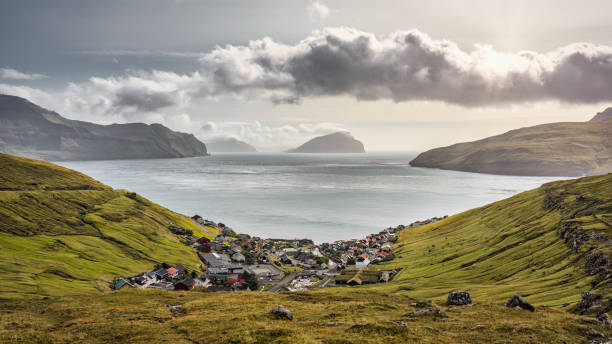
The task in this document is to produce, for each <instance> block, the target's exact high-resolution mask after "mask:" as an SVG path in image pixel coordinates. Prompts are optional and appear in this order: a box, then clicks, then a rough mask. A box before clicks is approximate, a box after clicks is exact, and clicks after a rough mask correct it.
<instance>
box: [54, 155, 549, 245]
mask: <svg viewBox="0 0 612 344" xmlns="http://www.w3.org/2000/svg"><path fill="white" fill-rule="evenodd" d="M415 155H416V154H414V153H366V154H329V155H328V154H266V153H256V154H214V155H213V156H209V157H198V158H185V159H152V160H113V161H71V162H59V164H60V165H63V166H66V167H68V168H72V169H75V170H77V171H80V172H83V173H85V174H87V175H89V176H92V177H94V178H96V179H98V180H100V181H102V182H103V183H105V184H108V185H110V186H112V187H113V188H117V189H129V190H131V191H134V192H137V193H139V194H141V195H142V196H144V197H146V198H148V199H150V200H152V201H154V202H156V203H159V204H161V205H163V206H165V207H168V208H170V209H172V210H174V211H176V212H179V213H182V214H185V215H194V214H199V215H201V216H203V217H204V218H207V219H211V220H213V221H216V222H223V223H225V224H226V225H228V226H230V227H232V228H234V229H235V230H236V231H237V232H242V233H248V234H251V235H259V236H263V237H268V238H304V237H306V238H311V239H313V240H315V241H316V242H318V243H321V242H330V241H334V240H340V239H351V238H360V237H363V236H364V235H366V234H369V233H374V232H378V231H380V230H381V229H383V228H386V227H389V226H396V225H398V224H409V223H411V222H413V221H416V220H423V219H427V218H430V217H434V216H443V215H452V214H455V213H458V212H461V211H464V210H467V209H471V208H474V207H478V206H482V205H485V204H487V203H490V202H493V201H497V200H500V199H503V198H507V197H509V196H512V195H515V194H517V193H519V192H521V191H525V190H528V189H532V188H535V187H538V186H540V185H541V184H543V183H546V182H549V181H552V180H558V179H561V178H556V177H514V176H498V175H490V174H478V173H466V172H455V171H443V170H437V169H426V168H417V167H411V166H410V165H409V164H408V162H409V161H410V160H411V159H412V158H413V157H414V156H415Z"/></svg>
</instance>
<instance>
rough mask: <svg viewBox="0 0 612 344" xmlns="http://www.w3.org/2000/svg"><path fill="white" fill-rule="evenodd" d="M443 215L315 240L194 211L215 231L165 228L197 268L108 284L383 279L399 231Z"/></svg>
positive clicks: (240, 286)
mask: <svg viewBox="0 0 612 344" xmlns="http://www.w3.org/2000/svg"><path fill="white" fill-rule="evenodd" d="M444 218H446V216H444V217H434V218H431V219H428V220H425V221H416V222H413V223H411V224H410V225H407V226H404V225H399V226H397V227H389V228H386V229H383V230H381V231H380V232H378V233H374V234H370V235H367V236H366V237H365V238H363V239H351V240H339V241H335V242H332V243H322V244H319V245H317V244H315V243H314V242H313V241H312V240H310V239H264V238H260V237H257V236H250V235H248V234H238V233H236V232H235V231H234V230H233V229H232V228H230V227H228V226H226V225H225V224H223V223H216V222H213V221H211V220H207V219H204V218H202V217H201V216H199V215H194V216H193V217H192V220H193V221H194V222H195V223H197V224H198V225H200V226H201V227H202V228H208V229H211V230H213V231H214V233H218V234H217V235H212V234H211V235H210V236H209V237H207V236H202V237H198V236H195V235H194V234H193V232H192V231H190V230H185V229H183V228H181V227H178V226H175V225H170V226H168V230H169V231H171V232H172V233H173V234H174V235H177V236H179V237H180V238H181V242H182V243H183V244H185V245H187V246H190V247H192V248H193V249H194V250H195V251H196V252H197V255H198V257H199V259H200V261H201V263H202V264H201V265H200V266H199V269H198V270H191V271H189V270H188V269H187V268H185V267H184V266H183V265H181V264H176V265H170V264H168V263H166V262H161V263H158V264H157V265H155V266H153V267H152V269H151V270H150V271H147V272H143V273H142V274H139V275H136V276H132V277H118V278H115V279H114V280H113V281H111V282H110V286H111V289H114V290H121V289H124V288H141V289H142V288H157V289H164V290H193V289H195V288H197V289H198V290H208V291H212V292H217V291H236V290H251V291H268V292H278V291H302V290H308V289H312V288H325V287H334V286H345V285H362V284H372V283H386V282H389V281H390V280H391V279H392V278H393V277H394V275H395V274H396V273H397V271H392V270H391V271H389V270H382V269H378V268H377V266H376V265H377V264H378V263H380V262H383V261H387V260H391V259H393V249H394V247H395V243H396V242H397V240H398V236H399V232H400V231H402V230H407V229H409V228H414V227H418V226H422V225H425V224H429V223H432V222H436V221H439V220H442V219H444ZM213 231H210V233H213Z"/></svg>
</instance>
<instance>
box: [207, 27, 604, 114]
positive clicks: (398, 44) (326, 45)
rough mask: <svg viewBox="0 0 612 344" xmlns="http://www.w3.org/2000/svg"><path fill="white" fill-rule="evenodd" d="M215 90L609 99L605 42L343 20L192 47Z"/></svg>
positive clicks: (483, 100)
mask: <svg viewBox="0 0 612 344" xmlns="http://www.w3.org/2000/svg"><path fill="white" fill-rule="evenodd" d="M201 62H202V64H203V69H204V70H203V72H204V73H208V74H209V75H212V89H214V92H215V93H216V94H223V93H237V94H241V93H256V92H261V93H262V94H267V96H268V97H269V98H270V99H271V100H273V101H285V102H290V103H291V102H297V101H299V99H300V98H302V97H313V96H315V97H316V96H334V95H346V96H351V97H354V98H357V99H360V100H376V99H391V100H394V101H396V102H400V101H410V100H439V101H444V102H448V103H455V104H461V105H466V106H476V105H487V104H499V103H511V102H532V101H541V100H558V101H562V102H575V103H592V102H599V101H610V100H612V48H610V47H607V46H599V45H594V44H587V43H582V44H573V45H569V46H566V47H563V48H560V49H557V50H555V51H552V52H549V53H536V52H530V51H524V52H519V53H516V54H508V53H501V52H497V51H495V50H494V49H492V48H491V47H488V46H476V47H475V48H474V50H472V51H469V52H467V51H463V50H461V49H460V48H459V47H458V46H457V45H456V44H454V43H453V42H450V41H446V40H434V39H431V38H430V37H429V36H427V35H426V34H423V33H421V32H419V31H417V30H412V31H404V32H396V33H393V34H391V35H389V36H386V37H377V36H375V35H373V34H371V33H367V32H362V31H358V30H355V29H351V28H332V29H326V30H322V31H317V32H314V33H313V34H311V35H310V36H309V37H307V38H306V39H304V40H302V41H301V42H299V43H298V44H296V45H284V44H280V43H276V42H274V41H272V40H270V39H268V38H266V39H262V40H258V41H253V42H251V43H250V44H249V46H238V47H237V46H226V47H222V48H217V49H216V50H214V51H212V52H211V53H209V54H207V55H205V56H204V57H202V59H201Z"/></svg>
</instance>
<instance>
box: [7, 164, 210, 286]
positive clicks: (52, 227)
mask: <svg viewBox="0 0 612 344" xmlns="http://www.w3.org/2000/svg"><path fill="white" fill-rule="evenodd" d="M0 162H1V164H3V165H4V166H8V170H9V171H10V174H12V175H15V176H16V177H15V176H12V175H11V176H9V175H8V174H4V177H2V182H1V183H0V185H2V186H3V187H4V190H8V189H10V190H13V191H0V269H1V270H2V271H4V272H5V275H4V281H3V283H1V284H0V298H13V297H27V296H45V295H55V296H57V295H75V294H83V293H99V292H101V291H105V290H107V289H108V286H107V281H108V280H110V279H112V278H114V277H116V276H126V275H133V274H137V273H141V272H144V271H147V270H150V269H151V268H152V267H153V266H154V265H155V264H156V263H157V262H167V263H170V264H178V263H181V264H183V265H185V266H186V267H187V268H188V269H190V270H192V269H196V268H199V265H200V262H199V260H198V258H197V256H196V254H195V252H194V250H193V249H192V248H190V247H187V246H185V245H183V244H181V243H180V242H179V238H178V237H177V236H175V235H173V234H172V233H171V232H170V231H169V230H168V229H167V227H168V225H170V224H174V225H178V226H182V227H184V228H186V229H191V230H193V231H194V234H196V235H198V234H199V235H206V236H208V237H212V235H211V234H209V233H204V231H203V230H202V229H201V228H200V227H199V226H197V225H196V224H195V223H193V222H192V221H191V220H190V219H188V218H186V217H184V216H182V215H179V214H176V213H174V212H172V211H170V210H168V209H165V208H163V207H161V206H159V205H157V204H155V203H152V202H150V201H148V200H146V199H144V198H142V197H140V196H138V195H135V194H132V193H129V192H127V191H125V190H112V189H111V188H109V187H107V186H104V185H102V184H100V183H98V182H96V181H95V180H93V179H91V178H89V177H86V176H84V175H82V174H80V173H77V172H73V171H70V170H67V169H64V168H62V167H59V166H55V165H53V164H49V163H43V162H38V161H35V160H29V159H22V158H15V157H10V156H7V155H0ZM37 174H40V176H39V178H38V179H37V177H36V175H37ZM54 177H57V179H54ZM72 177H73V178H72ZM7 181H9V182H7ZM9 185H10V187H8V186H9ZM83 185H84V186H83ZM79 186H83V189H78V187H79Z"/></svg>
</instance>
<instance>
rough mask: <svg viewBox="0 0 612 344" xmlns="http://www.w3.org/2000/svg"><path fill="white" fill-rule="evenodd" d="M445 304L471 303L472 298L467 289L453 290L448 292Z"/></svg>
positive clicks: (460, 304)
mask: <svg viewBox="0 0 612 344" xmlns="http://www.w3.org/2000/svg"><path fill="white" fill-rule="evenodd" d="M446 304H447V305H453V306H464V305H471V304H472V299H471V298H470V293H468V292H467V291H453V292H450V293H448V298H447V299H446Z"/></svg>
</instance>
